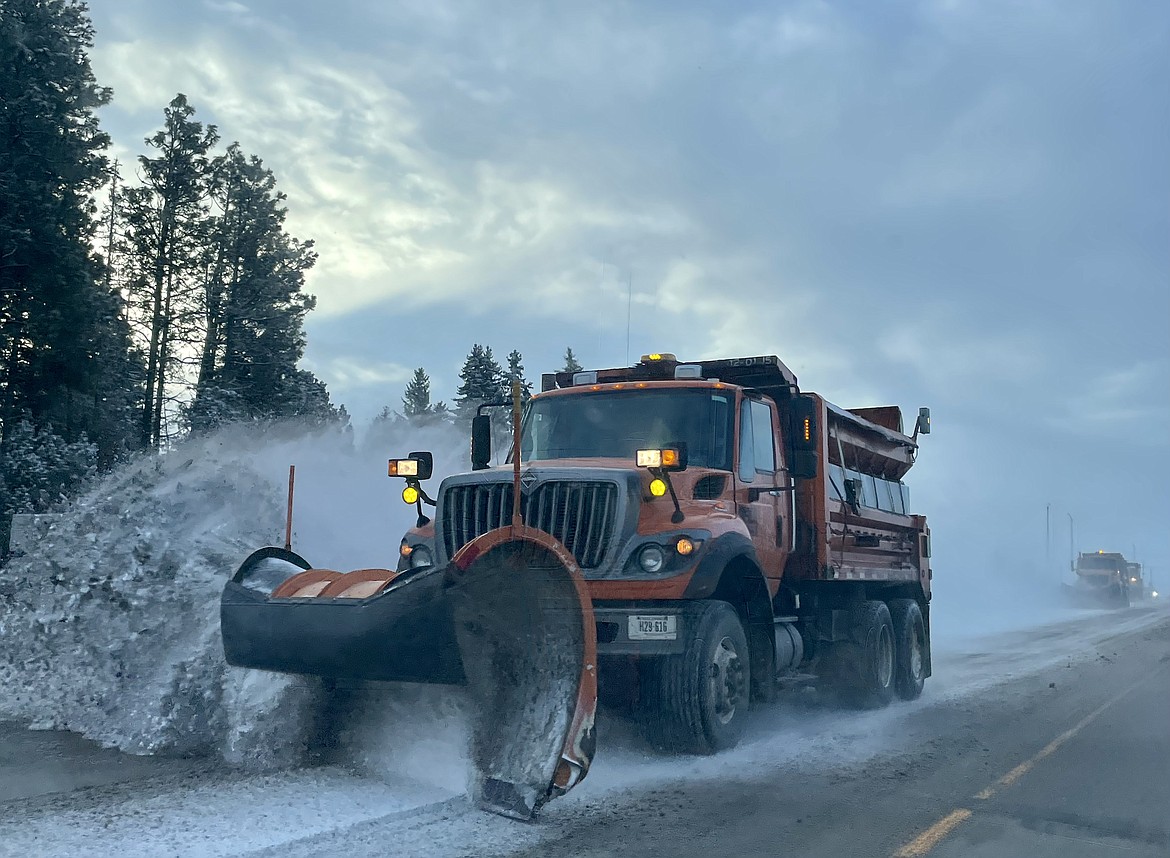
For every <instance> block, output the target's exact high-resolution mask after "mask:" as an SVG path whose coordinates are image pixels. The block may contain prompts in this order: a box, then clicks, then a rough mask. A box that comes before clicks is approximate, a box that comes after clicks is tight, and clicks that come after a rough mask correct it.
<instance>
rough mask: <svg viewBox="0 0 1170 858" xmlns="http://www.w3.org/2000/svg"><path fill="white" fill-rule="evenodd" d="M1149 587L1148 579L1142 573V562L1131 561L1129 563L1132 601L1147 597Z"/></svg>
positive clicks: (1130, 596) (1130, 597)
mask: <svg viewBox="0 0 1170 858" xmlns="http://www.w3.org/2000/svg"><path fill="white" fill-rule="evenodd" d="M1148 590H1149V588H1148V587H1147V585H1146V579H1145V577H1144V576H1143V575H1142V564H1140V563H1134V562H1131V563H1130V564H1129V599H1130V601H1131V602H1136V601H1138V600H1141V599H1144V598H1146V595H1147V592H1148Z"/></svg>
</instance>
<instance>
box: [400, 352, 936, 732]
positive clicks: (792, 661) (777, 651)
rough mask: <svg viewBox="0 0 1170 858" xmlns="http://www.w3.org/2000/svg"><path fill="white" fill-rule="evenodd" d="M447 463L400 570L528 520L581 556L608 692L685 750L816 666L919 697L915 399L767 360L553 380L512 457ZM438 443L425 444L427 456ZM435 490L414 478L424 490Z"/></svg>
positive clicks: (924, 625)
mask: <svg viewBox="0 0 1170 858" xmlns="http://www.w3.org/2000/svg"><path fill="white" fill-rule="evenodd" d="M488 420H489V418H488V416H487V415H483V416H479V417H477V418H476V420H475V422H474V424H473V426H472V465H473V470H472V471H471V472H470V473H464V474H457V475H453V476H449V477H447V478H446V479H444V480H443V481H442V484H441V485H440V487H439V489H438V492H437V493H436V497H435V515H434V519H433V520H431V519H428V518H427V517H426V516H425V515H423V514H422V507H421V499H420V490H419V484H418V481H417V480H411V479H410V477H409V476H408V477H407V480H408V486H407V491H406V492H404V499H406V500H407V501H408V502H415V503H419V504H420V507H419V526H418V527H416V528H414V529H412V530H411V531H409V532H408V533H407V534H406V536H405V537H404V538H403V540H402V543H401V548H400V558H399V565H398V571H399V572H400V573H406V572H408V571H410V570H417V569H425V568H428V567H432V566H435V567H443V566H445V565H446V564H448V563H449V562H450V560H451V558H453V557H458V556H459V555H460V552H461V551H463V550H464V549H465V546H467V545H468V544H471V543H473V542H474V541H475V540H476V539H479V538H482V536H483V534H486V533H490V532H493V531H496V530H498V529H499V528H502V527H505V526H507V525H508V523H509V521H510V520H511V516H512V515H513V510H514V508H515V506H516V504H515V500H516V499H515V497H514V494H513V486H514V484H518V485H519V487H520V492H521V498H520V503H519V505H518V508H519V510H520V511H521V513H522V515H523V521H524V523H525V526H527V527H530V528H535V529H537V530H539V531H540V532H543V533H547V534H550V535H551V536H552V537H554V538H555V540H556V541H557V542H558V543H559V544H560V545H563V546H564V548H565V549H566V550H567V552H568V553H569V554H571V555H572V557H573V559H574V561H575V564H576V566H577V567H578V568H579V570H580V573H581V575H582V577H583V579H584V583H585V588H586V590H587V592H588V596H589V599H590V600H591V603H592V619H593V622H594V624H595V629H596V652H597V655H598V679H599V682H600V688H601V693H602V695H603V699H604V700H606V701H613V702H615V703H618V704H626V705H629V706H631V707H632V708H633V710H634V711H635V712H636V713H637V714H638V715H639V719H638V720H639V722H640V723H641V724H643V725H644V729H645V734H646V736H647V738H648V739H649V740H650V741H651V742H652V743H653V744H655V745H656V746H658V747H661V748H665V749H670V750H674V751H679V752H690V753H712V752H715V751H718V750H720V749H722V748H726V747H728V746H730V745H732V744H734V743H735V741H736V739H737V737H738V735H739V733H740V730H741V727H742V723H743V714H744V711H745V710H746V709H747V708H748V707H749V705H750V704H751V702H753V701H766V700H769V699H770V698H771V697H772V696H773V694H774V693H775V692H776V690H777V688H779V687H781V686H782V685H784V684H785V682H786V681H789V682H807V681H811V680H813V679H819V680H821V682H822V683H825V684H828V685H829V686H831V688H832V689H833V691H834V692H835V693H836V694H838V695H839V696H840V698H841V699H843V700H845V701H846V702H848V703H849V704H850V705H860V706H880V705H884V704H886V703H888V702H889V701H891V700H892V699H893V698H895V697H900V698H902V699H906V700H909V699H913V698H915V697H917V696H918V695H919V694H920V693H921V691H922V687H923V683H924V681H925V679H926V678H927V677H928V676H929V675H930V661H931V660H930V619H929V617H930V614H929V603H930V581H931V569H930V532H929V529H928V528H927V525H926V519H925V518H924V517H923V516H920V515H914V514H912V513H911V511H910V503H909V494H908V490H907V487H906V485H905V483H904V482H903V478H904V477H905V475H906V473H907V471H909V469H910V467H911V465H913V463H914V460H915V455H916V453H917V450H918V444H917V437H918V435H919V434H926V433H928V432H929V431H930V415H929V411H928V410H927V409H922V410H921V411H920V412H919V415H918V418H917V421H916V424H915V426H914V428H913V432H912V434H910V435H907V434H905V432H904V430H903V425H902V416H901V412H900V410H899V409H898V408H897V407H894V406H888V407H879V408H859V409H853V410H846V409H842V408H838V407H837V406H835V405H832V404H831V403H829V402H827V401H826V400H825V399H823V398H822V397H821V396H819V395H818V394H816V393H809V392H803V391H801V390H800V389H799V387H798V386H797V380H796V376H795V375H794V374H793V373H792V371H791V370H790V369H789V368H788V367H786V366H785V365H784V364H783V363H782V362H781V361H780V360H779V359H778V358H776V357H774V356H763V357H748V358H736V359H729V360H707V361H699V362H695V363H684V362H680V361H678V360H676V359H675V357H674V356H673V355H669V354H652V355H646V356H644V357H643V358H642V360H641V361H640V362H639V363H638V364H637V365H636V366H633V367H624V368H617V369H602V370H595V371H587V372H576V373H567V372H562V373H556V374H546V375H544V376H543V377H542V384H541V392H540V393H539V394H537V395H535V396H534V397H533V398H532V399H531V401H530V402H529V403H528V404H527V406H526V408H525V411H524V415H523V421H522V427H521V431H520V432H519V437H518V446H519V460H520V462H522V463H523V464H522V466H521V470H520V471H519V475H518V478H517V479H516V480H513V473H512V471H513V468H514V466H515V464H516V461H515V458H516V452H515V451H513V453H512V457H511V458H512V462H511V463H510V464H508V465H505V466H499V467H494V468H493V467H490V466H489V462H490V461H491V459H492V454H491V450H490V445H491V436H492V433H491V427H490V424H488ZM428 458H429V457H428ZM422 497H423V498H425V492H422Z"/></svg>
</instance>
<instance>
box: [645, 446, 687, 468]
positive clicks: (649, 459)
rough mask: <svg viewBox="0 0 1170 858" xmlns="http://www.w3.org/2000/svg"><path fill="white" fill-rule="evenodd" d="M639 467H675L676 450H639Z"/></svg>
mask: <svg viewBox="0 0 1170 858" xmlns="http://www.w3.org/2000/svg"><path fill="white" fill-rule="evenodd" d="M638 467H639V468H677V467H678V450H639V451H638Z"/></svg>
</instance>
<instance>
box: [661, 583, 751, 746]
mask: <svg viewBox="0 0 1170 858" xmlns="http://www.w3.org/2000/svg"><path fill="white" fill-rule="evenodd" d="M679 619H680V621H681V624H682V628H683V634H684V635H685V636H686V644H685V649H684V650H683V652H682V654H680V655H671V656H665V657H662V658H658V659H654V660H652V661H650V662H649V663H648V664H646V665H645V668H646V669H645V672H644V674H643V684H642V695H641V698H642V699H641V705H640V707H639V715H640V718H639V720H640V721H641V725H642V731H643V734H644V735H645V736H646V739H647V740H648V741H649V742H650V744H652V745H654V746H655V747H656V748H659V749H661V750H665V751H671V752H675V753H685V754H714V753H716V752H717V751H721V750H724V749H725V748H730V747H733V746H734V745H735V743H736V742H737V741H739V736H740V732H741V731H742V728H743V720H744V713H745V712H746V710H747V708H748V705H749V701H750V698H751V694H750V689H751V658H750V656H749V651H748V642H747V635H745V634H744V630H743V623H741V622H740V619H739V615H738V614H737V613H736V612H735V609H734V608H732V607H731V605H729V604H727V603H726V602H719V601H705V602H695V603H694V604H692V605H688V606H687V607H686V608H685V609H684V610H683V612H682V613H681V614H680V616H679Z"/></svg>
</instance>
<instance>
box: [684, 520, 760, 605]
mask: <svg viewBox="0 0 1170 858" xmlns="http://www.w3.org/2000/svg"><path fill="white" fill-rule="evenodd" d="M741 559H742V560H746V561H749V562H750V563H751V564H752V565H753V566H755V567H756V568H757V569H759V568H760V563H759V559H758V558H757V557H756V547H755V546H754V545H753V544H752V541H751V540H750V539H748V538H747V537H746V536H744V535H743V534H742V533H725V534H723V535H722V536H717V537H715V538H714V539H712V540H711V542H710V543H709V544H708V545H707V547H706V549H705V550H704V551H703V557H702V559H701V560H700V561H699V565H698V568H696V569H695V572H694V574H693V575H691V580H690V583H689V584H687V589H686V591H685V592H684V593H683V598H684V599H709V598H710V597H711V595H712V594H713V593H714V592H715V590H716V589H717V588H718V587H719V581H720V579H721V578H722V577H723V570H724V569H726V568H727V567H728V566H729V565H730V564H731V563H732V562H734V561H736V560H741Z"/></svg>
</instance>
